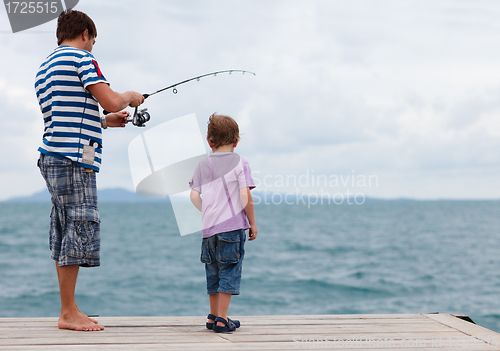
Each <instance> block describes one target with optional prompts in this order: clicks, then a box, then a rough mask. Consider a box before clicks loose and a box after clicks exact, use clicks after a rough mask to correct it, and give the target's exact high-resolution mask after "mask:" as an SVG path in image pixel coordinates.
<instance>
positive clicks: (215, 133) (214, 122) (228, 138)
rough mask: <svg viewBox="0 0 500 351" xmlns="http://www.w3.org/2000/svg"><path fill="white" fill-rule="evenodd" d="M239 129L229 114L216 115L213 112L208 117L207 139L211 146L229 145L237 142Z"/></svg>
mask: <svg viewBox="0 0 500 351" xmlns="http://www.w3.org/2000/svg"><path fill="white" fill-rule="evenodd" d="M239 138H240V129H239V127H238V123H236V121H235V120H234V119H232V118H231V117H229V116H224V115H217V114H216V113H215V112H214V113H213V114H212V115H211V116H210V118H209V119H208V131H207V139H208V141H210V143H211V144H212V147H213V148H218V147H219V146H223V145H231V144H234V143H236V142H238V139H239Z"/></svg>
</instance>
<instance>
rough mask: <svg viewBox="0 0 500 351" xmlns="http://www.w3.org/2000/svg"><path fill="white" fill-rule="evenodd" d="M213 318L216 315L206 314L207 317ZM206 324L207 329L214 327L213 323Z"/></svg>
mask: <svg viewBox="0 0 500 351" xmlns="http://www.w3.org/2000/svg"><path fill="white" fill-rule="evenodd" d="M215 318H217V317H215V316H214V315H213V314H211V313H210V314H209V315H208V316H207V319H213V320H215ZM206 326H207V329H213V328H214V323H210V322H207V324H206Z"/></svg>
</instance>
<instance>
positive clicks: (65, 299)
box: [56, 261, 104, 331]
mask: <svg viewBox="0 0 500 351" xmlns="http://www.w3.org/2000/svg"><path fill="white" fill-rule="evenodd" d="M57 263H58V262H57V261H56V269H57V277H58V278H59V290H60V292H61V315H60V316H59V321H58V323H57V325H58V327H59V328H60V329H72V330H85V331H98V330H103V329H104V327H101V326H100V325H98V324H96V323H95V322H94V321H93V320H91V319H89V318H88V317H87V316H86V315H85V314H83V313H82V312H81V311H80V310H79V309H78V306H77V305H76V301H75V287H76V279H77V277H78V270H79V268H80V267H79V266H77V265H74V266H63V267H59V266H58V265H57Z"/></svg>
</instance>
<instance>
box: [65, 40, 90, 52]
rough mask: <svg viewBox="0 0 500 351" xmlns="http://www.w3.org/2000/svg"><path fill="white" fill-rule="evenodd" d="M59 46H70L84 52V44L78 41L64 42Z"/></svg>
mask: <svg viewBox="0 0 500 351" xmlns="http://www.w3.org/2000/svg"><path fill="white" fill-rule="evenodd" d="M59 46H71V47H72V48H75V49H80V50H85V49H84V43H82V42H81V41H80V40H64V41H63V42H62V43H61V45H59Z"/></svg>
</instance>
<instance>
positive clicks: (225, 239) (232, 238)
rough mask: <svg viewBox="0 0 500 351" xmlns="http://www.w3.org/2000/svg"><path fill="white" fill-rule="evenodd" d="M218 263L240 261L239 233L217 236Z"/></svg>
mask: <svg viewBox="0 0 500 351" xmlns="http://www.w3.org/2000/svg"><path fill="white" fill-rule="evenodd" d="M218 239H219V244H218V250H217V251H218V261H219V262H220V263H238V262H239V261H240V241H241V239H240V231H234V232H230V233H222V234H218Z"/></svg>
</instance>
